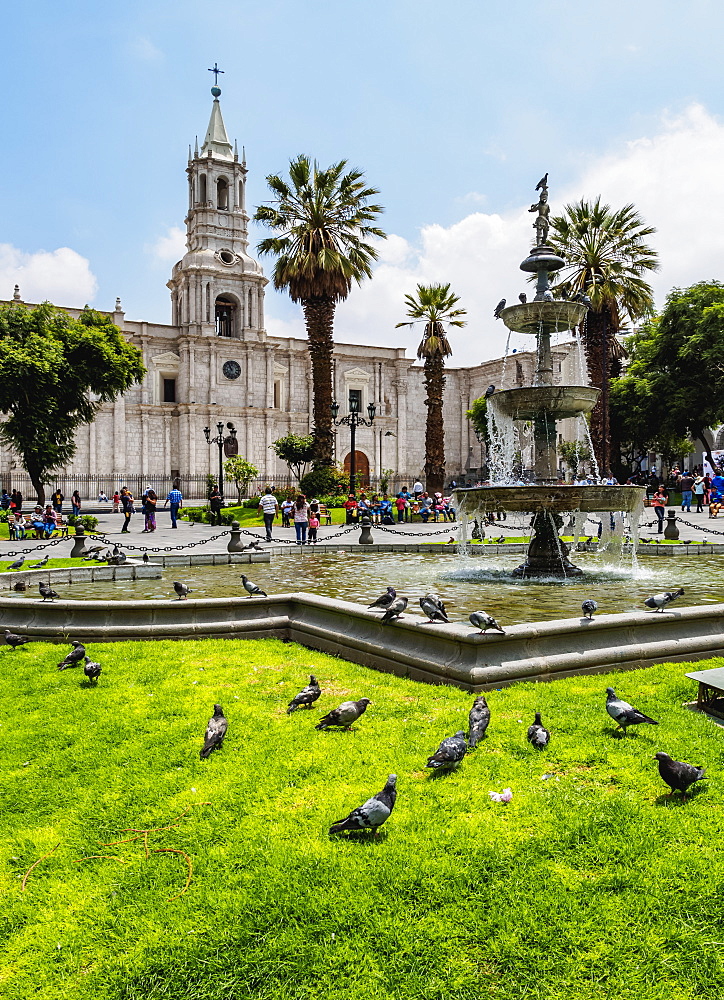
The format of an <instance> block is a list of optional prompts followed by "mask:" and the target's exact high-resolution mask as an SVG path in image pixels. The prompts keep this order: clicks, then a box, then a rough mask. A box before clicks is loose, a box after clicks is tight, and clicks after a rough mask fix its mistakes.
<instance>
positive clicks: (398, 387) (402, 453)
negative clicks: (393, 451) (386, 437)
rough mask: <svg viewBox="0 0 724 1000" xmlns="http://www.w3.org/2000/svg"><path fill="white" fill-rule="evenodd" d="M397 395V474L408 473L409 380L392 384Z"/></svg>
mask: <svg viewBox="0 0 724 1000" xmlns="http://www.w3.org/2000/svg"><path fill="white" fill-rule="evenodd" d="M392 387H393V388H394V389H395V391H396V393H397V468H396V469H395V472H397V473H407V472H409V471H410V470H409V469H408V468H407V464H408V460H407V388H408V386H407V379H405V378H398V379H395V380H394V381H393V383H392Z"/></svg>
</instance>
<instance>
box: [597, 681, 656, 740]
mask: <svg viewBox="0 0 724 1000" xmlns="http://www.w3.org/2000/svg"><path fill="white" fill-rule="evenodd" d="M606 711H607V712H608V714H609V715H610V716H611V718H612V719H613V721H614V722H616V723H618V725H619V726H620V728H621V729H622V730H623V735H624V736H625V735H626V727H627V726H637V725H639V723H641V722H648V723H649V725H651V726H658V722H656V720H655V719H650V718H649V717H648V715H644V713H643V712H639V710H638V709H637V708H634V707H633V705H629V703H628V702H627V701H624V700H623V699H622V698H617V697H616V692H615V691H614V689H613V688H606Z"/></svg>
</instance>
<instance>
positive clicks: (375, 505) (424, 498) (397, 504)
mask: <svg viewBox="0 0 724 1000" xmlns="http://www.w3.org/2000/svg"><path fill="white" fill-rule="evenodd" d="M343 506H344V509H345V511H346V521H347V524H356V523H357V522H358V521H359V520H360V518H362V517H368V518H369V519H370V521H372V523H373V524H394V523H395V520H394V514H395V513H396V514H397V521H398V523H399V524H402V522H403V521H410V520H411V519H412V516H413V514H419V515H420V518H421V519H422V521H423V522H424V523H425V524H427V522H428V521H429V520H430V518H432V519H433V520H434V521H439V520H440V519H442V520H443V521H454V520H455V507H454V506H453V503H452V497H444V496H443V495H442V493H439V492H438V493H435V494H433V496H430V495H429V493H427V492H426V491H425V490H424V489H423V487H422V483H420V482H417V483H415V484H414V486H413V488H412V493H410V491H409V489H408V488H407V486H403V487H402V489H401V490H400V492H399V493H397V494H396V495H395V496H394V497H389V496H388V495H387V494H386V493H383V494H382V495H381V496H380V495H379V494H377V493H375V494H374V495H373V496H372V497H369V498H368V497H367V496H366V494H365V492H364V491H362V492H361V493H360V495H359V498H357V497H356V496H355V495H354V493H350V494H349V496H348V497H347V500H346V501H345V503H344V505H343Z"/></svg>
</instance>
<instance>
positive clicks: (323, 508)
mask: <svg viewBox="0 0 724 1000" xmlns="http://www.w3.org/2000/svg"><path fill="white" fill-rule="evenodd" d="M323 522H324V524H331V523H332V515H331V514H330V513H329V510H328V508H327V505H326V503H320V505H319V523H320V524H322V523H323Z"/></svg>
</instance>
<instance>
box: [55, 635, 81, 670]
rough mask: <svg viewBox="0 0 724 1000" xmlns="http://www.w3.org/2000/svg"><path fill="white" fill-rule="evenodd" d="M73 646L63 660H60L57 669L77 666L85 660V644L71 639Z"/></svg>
mask: <svg viewBox="0 0 724 1000" xmlns="http://www.w3.org/2000/svg"><path fill="white" fill-rule="evenodd" d="M72 646H73V648H72V649H71V651H70V652H69V653H68V655H67V656H66V658H65V659H64V660H61V661H60V663H59V664H58V670H67V669H68V667H77V666H79V665H80V663H81V662H82V661H83V660H85V646H84V645H83V643H82V642H78V640H77V639H73V640H72Z"/></svg>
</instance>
